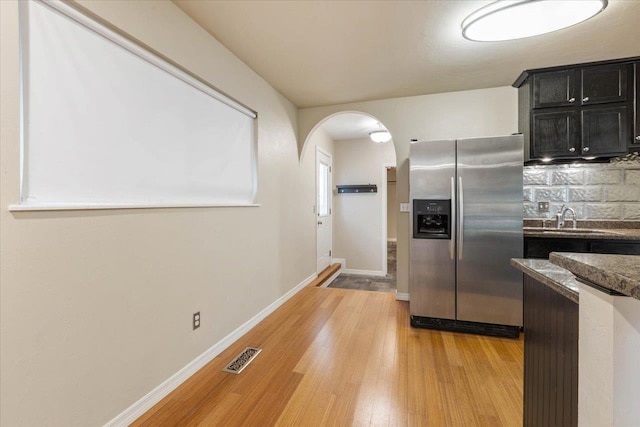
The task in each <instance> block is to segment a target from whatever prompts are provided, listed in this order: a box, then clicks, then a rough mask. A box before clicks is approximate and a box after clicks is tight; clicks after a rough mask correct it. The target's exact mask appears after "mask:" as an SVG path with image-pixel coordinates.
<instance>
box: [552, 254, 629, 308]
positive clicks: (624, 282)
mask: <svg viewBox="0 0 640 427" xmlns="http://www.w3.org/2000/svg"><path fill="white" fill-rule="evenodd" d="M549 261H550V262H551V263H553V264H556V265H558V266H560V267H562V268H565V269H567V270H569V271H570V272H571V273H573V274H574V275H575V276H576V277H578V278H579V280H581V281H585V282H588V283H587V284H595V285H597V286H599V287H601V288H604V289H606V290H610V291H612V294H614V295H615V294H617V295H619V294H622V295H626V296H630V297H633V298H635V299H638V300H640V256H637V255H603V254H584V253H561V252H552V253H551V255H550V256H549Z"/></svg>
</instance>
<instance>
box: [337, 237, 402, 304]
mask: <svg viewBox="0 0 640 427" xmlns="http://www.w3.org/2000/svg"><path fill="white" fill-rule="evenodd" d="M397 247H398V244H397V243H396V242H393V241H387V275H386V276H385V277H379V276H363V275H360V274H345V273H342V274H340V275H339V276H338V277H337V278H336V279H335V280H334V281H333V282H331V284H329V286H328V287H329V288H340V289H358V290H361V291H378V292H396V289H397V284H396V271H397V267H396V266H397V264H396V262H397V261H396V253H397Z"/></svg>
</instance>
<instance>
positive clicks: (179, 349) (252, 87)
mask: <svg viewBox="0 0 640 427" xmlns="http://www.w3.org/2000/svg"><path fill="white" fill-rule="evenodd" d="M82 4H83V5H84V6H86V7H87V8H89V9H90V10H91V11H92V12H94V13H96V14H97V15H98V16H100V17H102V18H104V19H106V20H107V21H109V22H110V23H112V24H113V25H115V26H117V27H119V28H121V29H122V30H124V31H126V32H128V33H130V34H132V35H133V36H134V37H136V38H138V39H140V40H141V41H143V42H144V43H146V44H148V45H149V46H151V47H152V48H154V49H156V50H158V51H159V52H161V53H162V54H164V55H166V56H167V57H169V58H171V59H172V60H174V61H176V62H178V63H179V64H181V65H183V66H184V67H186V68H187V69H190V70H191V71H193V72H194V73H196V74H198V75H199V76H201V77H202V78H204V79H206V80H208V81H209V82H211V83H212V84H213V85H214V86H216V87H218V88H219V89H221V90H223V91H224V92H226V93H229V94H231V95H232V96H234V97H236V98H238V99H239V100H240V101H241V102H243V103H245V104H247V105H249V106H250V107H252V108H254V109H255V110H257V111H258V113H259V118H258V144H259V149H258V151H259V157H258V163H259V183H258V185H259V187H258V203H261V204H262V206H261V207H257V208H217V209H216V208H198V209H149V210H115V211H66V212H29V213H11V212H9V211H8V210H7V207H8V205H10V204H13V203H16V202H18V201H19V188H20V184H19V168H20V164H19V153H20V139H19V75H18V65H19V64H18V53H19V52H18V7H17V2H15V1H1V2H0V19H1V22H0V31H1V37H0V39H1V41H0V43H1V45H0V55H1V57H0V67H1V68H0V79H1V80H0V83H1V86H0V88H1V96H0V98H1V100H0V102H1V105H0V107H1V108H0V110H1V112H0V132H1V133H0V140H1V146H0V291H1V302H0V304H1V306H0V323H1V326H2V327H1V332H0V333H1V336H0V339H1V349H0V351H1V353H0V356H1V357H0V358H1V365H0V371H1V375H0V377H1V380H0V399H1V400H0V405H1V410H0V414H1V415H0V417H1V418H0V424H1V425H2V426H12V427H14V426H44V425H49V426H89V425H102V424H104V423H105V422H107V421H109V420H110V419H112V418H113V417H114V416H116V415H117V414H119V413H120V412H121V411H123V410H124V409H125V408H127V407H128V406H129V405H131V404H132V403H134V402H135V401H136V400H138V399H139V398H141V397H142V396H144V395H145V394H146V393H147V392H149V391H150V390H152V389H153V388H154V387H156V386H157V385H159V384H160V383H162V382H163V381H165V380H166V379H167V378H168V377H170V376H171V375H172V374H174V373H176V372H177V371H178V370H179V369H181V368H182V367H184V366H185V365H186V364H187V363H189V362H190V361H192V360H193V359H194V358H196V357H197V356H198V355H200V354H202V353H203V352H204V351H205V350H207V349H208V348H210V347H211V346H212V345H213V344H215V343H217V342H219V341H220V340H221V339H222V338H223V337H225V336H226V335H227V334H229V333H230V332H232V331H233V330H235V329H236V328H238V327H239V326H240V325H242V324H243V323H244V322H246V321H247V320H248V319H250V318H251V317H253V316H254V315H256V314H257V313H258V312H260V311H261V310H262V309H264V308H265V307H267V306H268V305H269V304H271V303H272V302H274V301H275V300H276V299H278V298H279V297H280V296H282V295H283V294H285V293H286V292H287V291H289V290H291V289H292V288H293V287H294V286H295V285H296V284H298V283H300V282H302V281H303V280H304V279H305V278H307V277H309V276H310V275H311V274H313V273H314V272H315V244H314V242H315V237H314V236H315V226H314V224H315V217H314V215H313V203H314V172H313V169H306V168H302V167H301V166H300V163H299V159H298V149H297V144H296V128H297V126H296V109H295V107H294V106H293V105H292V104H291V103H290V102H289V101H287V100H286V99H285V98H283V97H282V96H281V95H279V94H278V93H277V92H276V91H275V90H274V89H273V88H272V87H271V86H269V85H268V84H267V83H266V82H265V81H264V80H262V79H261V78H260V77H258V76H257V75H256V74H255V73H254V72H253V71H252V70H250V69H249V68H248V67H247V66H246V65H245V64H244V63H242V62H241V61H240V60H239V59H238V58H236V57H235V56H234V55H232V54H231V53H230V52H229V51H227V49H226V48H224V47H223V46H222V45H221V44H220V43H218V42H217V41H216V40H214V39H213V38H212V37H211V36H210V35H209V34H208V33H206V32H205V31H204V30H203V29H201V28H200V27H199V26H198V25H196V24H195V23H194V22H193V21H191V20H190V19H189V18H187V17H186V15H184V14H183V13H182V12H181V11H180V10H179V9H178V8H177V7H175V6H174V5H173V4H172V3H171V2H164V1H158V2H149V1H136V2H130V1H83V2H82ZM74 119H80V118H73V117H71V118H70V120H74ZM79 179H81V177H79ZM309 194H311V196H310V197H309ZM196 311H200V312H201V314H202V326H201V327H200V329H198V330H197V331H192V329H191V316H192V314H193V313H194V312H196Z"/></svg>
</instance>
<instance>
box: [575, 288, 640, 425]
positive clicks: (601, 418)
mask: <svg viewBox="0 0 640 427" xmlns="http://www.w3.org/2000/svg"><path fill="white" fill-rule="evenodd" d="M579 316H580V318H579V328H580V330H579V336H580V340H579V342H578V354H579V359H578V384H579V387H578V425H580V426H581V427H612V426H618V427H631V426H638V425H640V406H639V405H638V394H639V393H640V359H639V358H638V352H640V301H638V300H637V299H635V298H631V297H624V296H611V295H607V294H605V293H604V292H600V291H598V290H595V289H593V288H592V287H590V286H587V285H583V284H580V313H579Z"/></svg>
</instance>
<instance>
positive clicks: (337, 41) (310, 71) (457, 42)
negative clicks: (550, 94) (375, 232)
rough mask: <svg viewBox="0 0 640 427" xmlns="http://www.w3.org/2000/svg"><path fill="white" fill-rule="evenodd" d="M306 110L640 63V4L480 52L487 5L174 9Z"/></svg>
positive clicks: (188, 4) (477, 1)
mask: <svg viewBox="0 0 640 427" xmlns="http://www.w3.org/2000/svg"><path fill="white" fill-rule="evenodd" d="M173 1H174V3H176V4H177V5H178V7H180V8H181V9H182V10H183V11H184V12H185V13H187V15H189V16H190V17H191V18H192V19H194V20H195V21H196V22H198V23H199V24H200V25H201V26H202V27H204V28H205V29H206V30H207V31H208V32H209V33H211V34H212V35H213V36H214V37H215V38H216V39H218V40H219V41H220V42H221V43H222V44H224V45H225V46H226V47H227V48H228V49H229V50H231V51H232V52H233V53H234V54H235V55H237V56H238V57H239V58H240V59H241V60H243V61H244V62H245V63H246V64H247V65H248V66H249V67H251V68H252V69H253V70H254V71H256V72H257V73H258V74H259V75H260V76H262V77H263V78H264V79H265V80H267V81H268V82H269V83H270V84H271V85H272V86H274V87H275V88H276V89H277V90H279V91H280V92H281V93H282V94H283V95H284V96H286V97H287V98H288V99H289V100H291V101H292V102H293V103H294V104H296V106H298V107H310V106H319V105H330V104H339V103H346V102H354V101H363V100H371V99H384V98H391V97H399V96H411V95H421V94H429V93H439V92H450V91H459V90H468V89H478V88H485V87H496V86H508V85H510V84H511V83H513V81H514V80H515V79H516V77H517V76H518V75H519V74H520V72H521V71H522V70H524V69H528V68H539V67H546V66H552V65H564V64H572V63H579V62H588V61H595V60H603V59H612V58H622V57H628V56H640V0H609V6H608V7H607V9H606V10H605V11H604V12H602V13H600V14H599V15H597V16H596V17H594V18H592V19H591V20H589V21H587V22H584V23H582V24H578V25H576V26H574V27H571V28H567V29H564V30H560V31H557V32H555V33H551V34H546V35H542V36H537V37H532V38H529V39H522V40H515V41H506V42H493V43H479V42H471V41H468V40H466V39H464V38H463V37H462V36H461V33H460V23H461V21H462V20H463V19H464V18H465V17H466V16H467V15H468V14H469V13H471V12H472V11H474V10H476V9H477V8H479V7H481V6H483V5H485V4H487V3H490V1H487V0H465V1H463V0H441V1H435V0H431V1H367V0H362V1H348V0H345V1H265V0H259V1H251V0H244V1H221V0H217V1H207V0H173Z"/></svg>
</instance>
